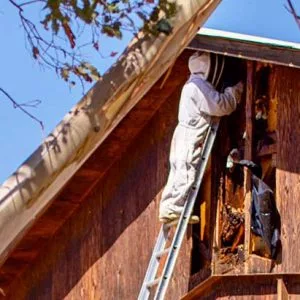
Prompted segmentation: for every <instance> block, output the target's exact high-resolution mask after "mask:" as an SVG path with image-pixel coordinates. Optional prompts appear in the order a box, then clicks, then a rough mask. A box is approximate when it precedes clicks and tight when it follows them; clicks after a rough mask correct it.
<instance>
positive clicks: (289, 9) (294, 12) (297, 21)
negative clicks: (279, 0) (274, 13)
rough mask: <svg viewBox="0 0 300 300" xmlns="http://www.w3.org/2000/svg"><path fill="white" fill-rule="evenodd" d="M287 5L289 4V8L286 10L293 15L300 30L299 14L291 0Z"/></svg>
mask: <svg viewBox="0 0 300 300" xmlns="http://www.w3.org/2000/svg"><path fill="white" fill-rule="evenodd" d="M287 3H288V7H286V9H287V10H288V12H289V13H291V14H292V15H293V17H294V19H295V21H296V23H297V25H298V27H299V29H300V16H298V15H297V12H296V10H295V8H294V5H293V3H292V1H291V0H287Z"/></svg>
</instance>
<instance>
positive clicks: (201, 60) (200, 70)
mask: <svg viewBox="0 0 300 300" xmlns="http://www.w3.org/2000/svg"><path fill="white" fill-rule="evenodd" d="M189 70H190V72H191V73H192V74H202V75H203V77H204V79H207V77H208V74H209V71H210V54H209V53H206V52H202V53H201V52H195V53H194V54H193V55H192V56H191V57H190V58H189Z"/></svg>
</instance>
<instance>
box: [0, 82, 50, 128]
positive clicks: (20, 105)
mask: <svg viewBox="0 0 300 300" xmlns="http://www.w3.org/2000/svg"><path fill="white" fill-rule="evenodd" d="M0 92H2V93H3V94H4V95H5V96H6V97H7V98H8V99H9V100H10V101H11V102H12V104H13V107H14V108H18V109H20V110H21V111H22V112H23V113H25V114H26V115H27V116H28V117H30V118H31V119H33V120H34V121H36V122H38V123H39V125H40V126H41V128H42V131H44V124H43V122H42V121H41V120H39V119H38V118H37V117H35V116H34V115H33V114H31V113H30V112H29V111H28V110H26V109H25V108H24V107H23V106H26V103H25V104H19V103H18V102H17V101H15V100H14V99H13V97H12V96H11V95H10V94H9V93H8V92H6V91H5V90H4V89H3V88H1V87H0ZM27 106H28V105H27ZM35 106H36V105H35Z"/></svg>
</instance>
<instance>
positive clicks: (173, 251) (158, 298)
mask: <svg viewBox="0 0 300 300" xmlns="http://www.w3.org/2000/svg"><path fill="white" fill-rule="evenodd" d="M219 122H220V119H217V120H216V121H214V122H211V124H210V126H209V129H208V131H207V134H206V137H205V141H204V144H203V149H202V151H201V156H200V161H199V164H198V166H197V171H196V176H195V181H194V183H193V185H192V187H191V189H190V191H189V193H188V197H187V200H186V201H185V204H184V208H183V212H182V213H181V215H180V218H179V222H178V224H177V227H176V231H175V234H174V237H173V240H172V243H171V246H170V247H169V249H170V250H169V251H165V250H166V249H165V246H166V243H167V239H168V235H169V231H170V227H169V226H167V224H163V225H162V226H161V229H160V232H159V235H158V238H157V240H156V244H155V246H154V249H153V252H152V256H151V259H150V262H149V265H148V268H147V272H146V275H145V277H144V281H143V284H142V287H141V290H140V293H139V296H138V300H147V299H149V296H150V288H152V287H153V286H155V285H157V288H156V293H155V296H154V299H155V300H162V299H164V297H165V293H166V291H167V287H168V284H169V281H170V278H171V276H172V273H173V270H174V267H175V263H176V259H177V257H178V254H179V250H180V248H181V244H182V241H183V238H184V235H185V232H186V229H187V226H188V223H189V219H190V216H191V214H192V211H193V207H194V204H195V201H196V197H197V194H198V191H199V188H200V186H201V182H202V179H203V176H204V173H205V169H206V166H207V163H208V159H209V156H210V153H211V151H212V147H213V144H214V141H215V138H216V135H217V130H218V127H219ZM161 253H167V259H166V262H165V265H164V268H163V271H162V274H161V276H160V277H159V278H156V275H157V271H158V268H159V260H160V258H161V255H159V254H161Z"/></svg>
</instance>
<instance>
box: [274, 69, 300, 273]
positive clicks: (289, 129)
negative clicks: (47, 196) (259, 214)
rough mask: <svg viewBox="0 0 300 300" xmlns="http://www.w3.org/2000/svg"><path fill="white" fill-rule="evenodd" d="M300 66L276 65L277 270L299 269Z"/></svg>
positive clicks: (299, 270) (296, 270)
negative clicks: (278, 220) (279, 225)
mask: <svg viewBox="0 0 300 300" xmlns="http://www.w3.org/2000/svg"><path fill="white" fill-rule="evenodd" d="M299 91H300V70H299V69H293V68H287V67H276V68H274V80H273V86H272V93H273V97H274V98H277V102H278V115H277V116H278V120H277V122H278V125H277V141H278V142H277V158H276V164H277V171H276V172H277V173H276V190H277V191H276V193H277V196H276V200H277V205H278V210H279V212H280V215H281V240H282V254H281V257H280V258H279V265H278V267H277V269H276V270H275V271H277V272H284V273H285V272H286V273H289V272H300V259H299V255H300V239H299V236H300V214H299V200H300V93H299Z"/></svg>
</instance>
